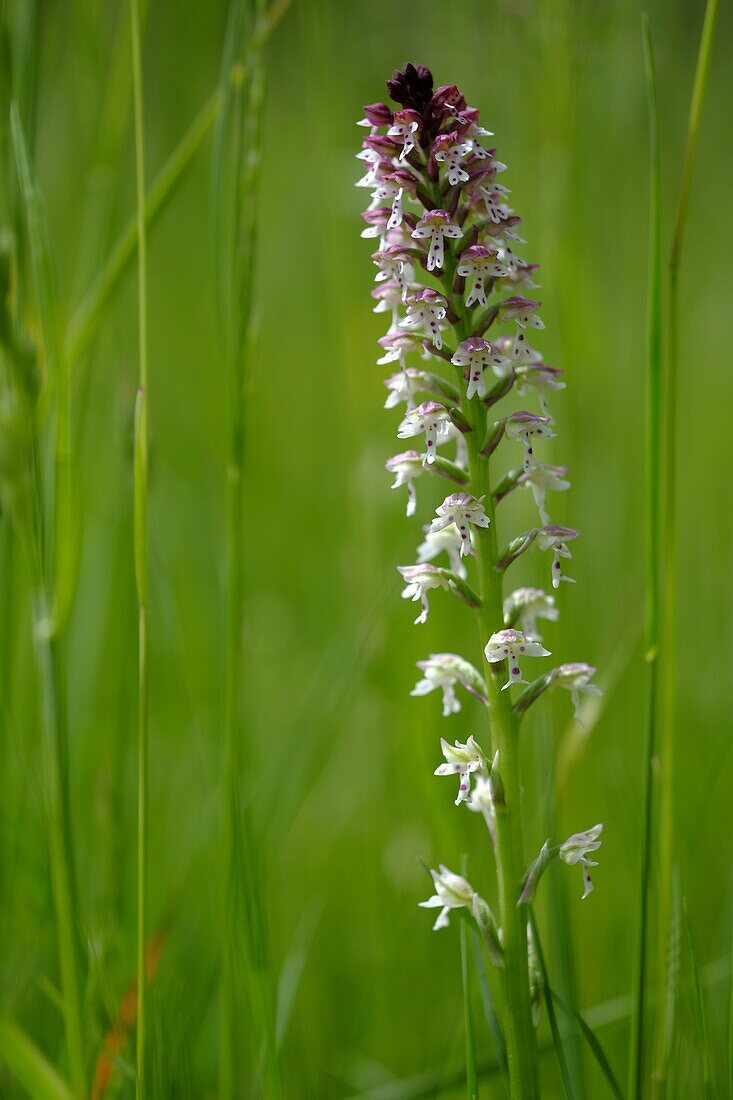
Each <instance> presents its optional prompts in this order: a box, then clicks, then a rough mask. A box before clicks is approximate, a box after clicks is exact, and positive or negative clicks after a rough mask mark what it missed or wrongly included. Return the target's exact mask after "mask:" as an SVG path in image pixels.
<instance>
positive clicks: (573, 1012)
mask: <svg viewBox="0 0 733 1100" xmlns="http://www.w3.org/2000/svg"><path fill="white" fill-rule="evenodd" d="M550 992H551V993H552V999H553V1001H555V1002H556V1004H557V1005H558V1007H559V1008H561V1009H562V1010H563V1012H564V1013H565V1015H566V1016H568V1017H569V1018H570V1019H571V1020H574V1021H575V1023H576V1024H577V1025H578V1027H579V1029H580V1032H581V1034H582V1036H583V1038H584V1039H585V1041H586V1043H587V1044H588V1046H589V1048H590V1050H591V1053H592V1055H593V1057H594V1058H595V1060H596V1062H597V1063H598V1065H599V1067H600V1069H601V1072H602V1073H603V1076H604V1077H605V1078H606V1081H607V1082H608V1087H609V1088H610V1090H611V1092H612V1093H613V1095H614V1096H615V1097H616V1098H617V1100H624V1094H623V1090H622V1089H621V1086H620V1085H619V1083H618V1081H617V1080H616V1075H615V1073H614V1072H613V1069H612V1067H611V1063H610V1062H609V1061H608V1058H607V1057H606V1052H605V1051H604V1049H603V1047H602V1046H601V1044H600V1042H599V1040H598V1039H597V1037H596V1035H595V1033H594V1032H593V1031H592V1029H591V1028H590V1027H589V1026H588V1024H587V1023H586V1022H585V1020H584V1019H583V1017H582V1016H581V1014H580V1013H579V1012H578V1010H577V1009H575V1008H573V1006H572V1005H568V1004H566V1003H565V1001H563V999H562V998H561V997H558V995H557V993H555V992H554V990H551V991H550Z"/></svg>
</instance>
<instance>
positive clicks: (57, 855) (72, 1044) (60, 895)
mask: <svg viewBox="0 0 733 1100" xmlns="http://www.w3.org/2000/svg"><path fill="white" fill-rule="evenodd" d="M35 491H36V494H38V492H39V486H38V482H37V480H36V482H35ZM33 528H34V529H33V531H32V533H30V538H29V540H28V544H29V550H30V560H31V579H32V584H33V642H34V647H35V653H36V663H37V666H38V673H39V679H40V692H41V711H42V719H43V732H44V741H45V751H44V760H45V763H46V768H47V813H48V834H49V854H50V862H51V884H52V889H53V896H54V905H55V909H56V929H57V935H58V950H59V967H60V971H61V989H62V992H63V1013H64V1024H65V1029H66V1045H67V1053H68V1059H69V1072H70V1076H71V1081H72V1085H73V1089H74V1094H75V1095H76V1096H77V1097H78V1098H83V1097H84V1096H85V1095H86V1065H85V1058H84V1028H83V1022H82V1008H81V985H80V979H79V955H78V938H77V932H78V928H77V918H76V903H75V890H74V867H73V856H72V848H71V837H70V832H69V812H68V790H67V785H66V780H65V773H66V741H67V731H66V718H65V711H64V706H63V703H62V699H61V691H60V685H59V678H58V639H56V638H55V637H54V635H53V631H52V621H51V601H50V599H49V597H48V587H47V583H46V578H45V575H44V567H43V550H42V544H41V539H40V537H39V532H38V527H37V524H36V523H35V522H34V523H33Z"/></svg>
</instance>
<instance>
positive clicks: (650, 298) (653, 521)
mask: <svg viewBox="0 0 733 1100" xmlns="http://www.w3.org/2000/svg"><path fill="white" fill-rule="evenodd" d="M641 36H642V45H643V49H644V71H645V76H646V90H647V106H648V115H649V255H648V272H647V317H646V431H645V442H646V470H645V472H646V487H645V488H646V500H645V511H646V532H645V533H646V547H645V549H646V555H645V565H646V616H645V625H644V656H645V660H646V662H647V666H648V672H647V713H646V725H645V733H644V755H643V768H644V771H643V781H642V783H643V785H642V813H641V854H640V864H639V886H638V903H639V918H638V921H639V924H638V933H637V935H638V939H637V945H636V978H635V983H634V1001H635V1004H634V1013H633V1015H632V1026H631V1040H630V1045H629V1083H628V1092H629V1096H630V1097H635V1098H637V1100H639V1098H640V1097H641V1095H642V1090H643V1081H644V1046H645V1033H644V1025H645V993H646V986H647V979H648V966H649V960H648V953H647V948H648V927H649V897H650V877H651V856H652V824H653V813H652V809H653V794H654V776H653V761H654V753H655V746H656V740H657V721H658V676H659V671H658V654H659V596H660V558H659V547H660V535H661V493H660V466H661V446H660V440H661V431H662V393H661V386H662V260H661V255H662V253H661V165H660V152H659V108H658V104H657V81H656V70H655V65H654V52H653V49H652V39H651V31H650V27H649V17H648V15H646V13H644V14H642V17H641Z"/></svg>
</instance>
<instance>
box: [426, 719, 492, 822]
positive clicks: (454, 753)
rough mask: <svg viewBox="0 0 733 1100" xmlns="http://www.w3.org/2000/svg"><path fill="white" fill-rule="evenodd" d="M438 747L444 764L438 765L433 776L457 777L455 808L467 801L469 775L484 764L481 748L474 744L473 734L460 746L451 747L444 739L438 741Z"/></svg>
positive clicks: (457, 742) (484, 759) (469, 784)
mask: <svg viewBox="0 0 733 1100" xmlns="http://www.w3.org/2000/svg"><path fill="white" fill-rule="evenodd" d="M440 747H441V749H442V750H443V756H444V757H445V760H446V762H445V764H438V767H437V768H436V769H435V772H434V773H433V774H434V775H458V798H457V799H456V806H460V804H461V802H465V801H466V800H467V799H468V796H469V793H470V790H471V775H472V774H473V772H476V771H478V770H479V769H480V768H483V767H484V765H485V763H486V757H485V756H484V754H483V752H482V750H481V746H480V745H479V744H478V743H477V742H476V740H475V738H474V736H473V734H471V736H470V737H469V739H468V741H467V742H466V743H465V745H464V744H462V743H461V742H460V741H456V743H455V744H454V745H451V744H450V743H449V742H448V741H446V740H445V738H444V737H441V739H440Z"/></svg>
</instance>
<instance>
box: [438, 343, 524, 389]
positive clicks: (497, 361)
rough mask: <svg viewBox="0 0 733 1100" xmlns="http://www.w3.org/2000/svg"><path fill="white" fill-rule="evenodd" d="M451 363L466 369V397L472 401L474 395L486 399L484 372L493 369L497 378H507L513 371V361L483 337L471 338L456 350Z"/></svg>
mask: <svg viewBox="0 0 733 1100" xmlns="http://www.w3.org/2000/svg"><path fill="white" fill-rule="evenodd" d="M451 363H453V365H454V366H456V367H465V372H464V377H465V379H466V381H467V383H468V386H467V389H466V396H467V397H468V399H469V400H470V399H471V398H472V397H473V396H474V394H478V396H479V398H480V399H481V398H484V397H485V396H486V393H487V386H486V379H485V376H484V372H485V370H486V368H487V367H491V369H492V370H493V372H494V374H495V375H496V377H497V378H506V377H507V375H508V374H509V373H510V371H511V361H510V360H509V359H507V357H506V356H505V355H501V354H500V352H499V351H498V350H497V349H496V348H495V347H494V346H493V345H492V344H490V343H489V341H488V340H484V338H483V337H482V336H469V338H468V339H467V340H463V341H462V342H461V343H460V344H459V345H458V347H457V348H456V350H455V352H454V354H453V356H452V358H451Z"/></svg>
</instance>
